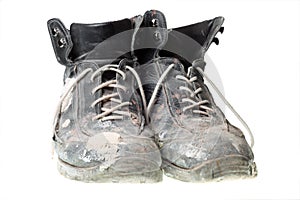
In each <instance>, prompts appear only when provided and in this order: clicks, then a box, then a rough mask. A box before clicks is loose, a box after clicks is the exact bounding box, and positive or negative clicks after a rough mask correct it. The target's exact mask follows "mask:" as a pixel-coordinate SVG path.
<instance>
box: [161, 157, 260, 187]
mask: <svg viewBox="0 0 300 200" xmlns="http://www.w3.org/2000/svg"><path fill="white" fill-rule="evenodd" d="M163 169H164V173H165V175H167V176H169V177H171V178H175V179H178V180H181V181H185V182H207V181H221V180H224V179H240V178H253V177H256V176H257V169H256V164H255V162H253V161H252V160H250V161H249V160H248V159H247V158H245V157H242V156H227V157H223V158H219V159H215V160H210V161H206V162H204V163H201V165H199V166H196V167H194V168H191V169H185V168H181V167H179V166H176V165H174V164H172V163H169V162H168V161H163Z"/></svg>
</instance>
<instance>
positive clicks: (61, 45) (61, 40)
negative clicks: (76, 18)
mask: <svg viewBox="0 0 300 200" xmlns="http://www.w3.org/2000/svg"><path fill="white" fill-rule="evenodd" d="M57 43H58V46H59V47H60V48H63V47H64V46H65V45H66V43H67V41H66V39H65V38H61V39H60V40H58V42H57Z"/></svg>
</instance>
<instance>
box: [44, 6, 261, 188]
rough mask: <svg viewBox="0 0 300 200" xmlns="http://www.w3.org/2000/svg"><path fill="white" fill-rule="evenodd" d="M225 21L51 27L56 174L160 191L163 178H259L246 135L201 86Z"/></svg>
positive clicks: (158, 18) (55, 23)
mask: <svg viewBox="0 0 300 200" xmlns="http://www.w3.org/2000/svg"><path fill="white" fill-rule="evenodd" d="M223 21H224V18H222V17H217V18H215V19H212V20H208V21H204V22H201V23H197V24H193V25H189V26H185V27H180V28H175V29H167V25H166V20H165V17H164V15H163V14H162V13H161V12H159V11H155V10H151V11H147V12H146V13H145V14H144V15H143V16H140V15H139V16H136V17H133V18H131V19H123V20H120V21H114V22H106V23H96V24H79V23H73V24H72V25H71V27H70V30H68V29H66V28H65V26H64V25H63V24H62V22H61V21H60V20H59V19H51V20H49V21H48V29H49V33H50V37H51V41H52V45H53V48H54V51H55V55H56V58H57V60H58V62H59V63H60V64H63V65H65V66H66V70H65V74H64V91H63V94H62V96H61V99H60V102H59V105H58V108H57V112H56V116H55V121H54V136H53V140H54V144H55V150H56V153H57V155H58V170H59V172H60V173H61V174H62V175H64V176H66V177H68V178H71V179H75V180H81V181H86V182H159V181H161V180H162V175H163V171H164V173H165V174H166V175H167V176H170V177H173V178H176V179H179V180H182V181H190V182H198V181H208V180H220V179H224V178H228V177H229V178H231V177H242V178H245V177H253V176H256V173H257V172H256V165H255V163H254V161H253V159H254V157H253V153H252V150H251V148H250V146H249V145H248V144H247V142H246V140H245V137H244V135H243V133H242V132H241V131H240V130H239V129H238V128H236V127H235V126H233V125H231V124H230V123H229V122H228V121H227V119H226V118H225V116H224V114H223V113H222V111H221V110H220V109H219V108H218V107H217V106H216V104H215V102H214V100H213V97H212V95H211V93H210V92H209V90H208V88H207V86H206V85H205V84H204V79H206V80H207V81H208V82H209V83H210V84H212V86H213V87H215V86H214V84H213V83H212V82H211V80H210V79H209V78H208V77H207V75H206V74H205V73H204V72H203V71H204V66H205V62H204V54H205V52H206V51H207V49H208V48H209V46H210V44H211V43H212V42H215V43H218V39H217V38H216V37H215V35H216V34H217V33H218V32H223V27H222V23H223ZM217 91H218V90H217ZM220 95H221V94H220ZM221 97H222V98H223V96H222V95H221ZM224 100H225V99H224ZM225 102H226V103H227V101H226V100H225ZM229 107H230V108H232V107H231V106H230V105H229ZM233 112H234V113H235V114H236V115H237V116H238V114H237V113H236V112H235V111H234V110H233ZM238 117H239V116H238ZM242 123H244V121H243V120H242ZM244 124H245V123H244ZM245 125H246V124H245ZM246 128H248V127H247V126H246ZM251 143H252V141H251Z"/></svg>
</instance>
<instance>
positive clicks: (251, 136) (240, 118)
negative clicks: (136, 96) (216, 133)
mask: <svg viewBox="0 0 300 200" xmlns="http://www.w3.org/2000/svg"><path fill="white" fill-rule="evenodd" d="M173 67H174V64H171V65H169V66H168V68H167V69H166V70H165V71H164V72H163V74H162V75H161V77H160V78H159V80H158V81H157V84H156V86H155V88H154V91H153V93H152V96H151V98H150V101H149V104H148V107H147V112H148V113H150V111H151V108H152V106H153V104H154V101H155V97H156V96H157V93H158V90H159V88H160V87H161V84H162V82H163V80H164V79H165V78H166V76H167V75H168V73H169V72H170V71H171V69H172V68H173ZM191 67H194V66H191ZM191 67H190V68H189V70H188V74H189V73H190V69H191ZM195 69H196V70H197V71H198V72H199V73H200V74H201V75H202V76H203V77H204V78H205V79H206V80H207V81H208V82H209V84H210V85H211V86H212V87H213V89H214V90H215V91H216V92H217V94H218V96H219V97H220V98H221V99H222V101H223V102H224V103H225V104H226V105H227V106H228V108H229V109H230V110H231V111H232V112H233V114H234V115H235V116H236V118H237V119H238V120H239V121H240V122H241V124H242V125H243V126H244V127H245V129H246V130H247V132H248V134H249V137H250V146H251V148H253V146H254V137H253V134H252V132H251V130H250V128H249V126H248V125H247V123H246V122H245V121H244V120H243V119H242V117H241V116H240V115H239V114H238V113H237V112H236V110H235V109H234V108H233V107H232V106H231V105H230V103H229V102H228V101H227V100H226V98H225V97H224V96H223V95H222V93H221V92H220V90H219V89H218V88H217V86H216V85H215V84H214V83H213V82H212V81H211V80H210V78H209V77H208V76H207V75H206V74H205V73H204V71H203V70H202V69H201V68H200V67H195ZM176 79H178V80H184V81H186V82H187V83H188V84H190V85H191V84H192V82H194V81H196V80H197V77H191V78H190V79H189V78H187V77H185V76H183V75H177V76H176ZM179 89H180V90H185V91H188V92H189V93H190V97H194V96H195V95H197V94H198V93H199V92H201V91H202V88H197V89H196V90H194V91H193V90H191V89H190V88H188V87H185V86H181V87H179ZM182 101H183V102H190V103H191V105H189V106H186V107H184V108H183V111H186V110H188V109H191V108H195V107H198V109H195V110H193V113H199V114H204V115H209V114H208V112H207V111H213V110H212V109H211V108H209V107H207V106H205V105H204V104H206V103H209V102H208V101H207V100H202V101H198V102H195V101H194V100H192V99H190V98H183V99H182ZM200 108H202V109H204V110H206V111H202V110H200Z"/></svg>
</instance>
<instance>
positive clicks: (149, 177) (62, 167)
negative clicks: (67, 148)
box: [57, 160, 163, 183]
mask: <svg viewBox="0 0 300 200" xmlns="http://www.w3.org/2000/svg"><path fill="white" fill-rule="evenodd" d="M57 168H58V171H59V173H60V174H62V175H63V176H64V177H66V178H69V179H72V180H77V181H83V182H97V183H156V182H160V181H162V176H163V172H162V170H157V171H151V172H136V173H116V172H114V171H112V170H109V169H105V170H103V169H100V167H99V166H96V167H90V168H80V167H76V166H72V165H70V164H68V163H66V162H64V161H62V160H58V162H57Z"/></svg>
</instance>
